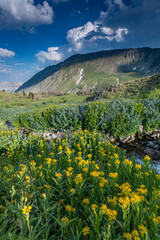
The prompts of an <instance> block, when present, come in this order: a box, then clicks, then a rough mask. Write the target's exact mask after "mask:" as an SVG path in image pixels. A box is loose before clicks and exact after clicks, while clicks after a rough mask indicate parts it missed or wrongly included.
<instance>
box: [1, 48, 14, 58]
mask: <svg viewBox="0 0 160 240" xmlns="http://www.w3.org/2000/svg"><path fill="white" fill-rule="evenodd" d="M14 56H15V53H14V52H13V51H10V50H7V49H5V48H0V57H6V58H7V57H14Z"/></svg>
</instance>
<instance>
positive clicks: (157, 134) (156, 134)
mask: <svg viewBox="0 0 160 240" xmlns="http://www.w3.org/2000/svg"><path fill="white" fill-rule="evenodd" d="M151 138H153V139H157V138H159V133H154V134H152V135H151Z"/></svg>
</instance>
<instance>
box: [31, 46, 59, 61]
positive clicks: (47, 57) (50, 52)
mask: <svg viewBox="0 0 160 240" xmlns="http://www.w3.org/2000/svg"><path fill="white" fill-rule="evenodd" d="M58 50H59V47H49V48H48V49H47V52H44V51H40V52H38V53H37V54H35V56H36V57H37V58H38V60H39V61H40V62H42V63H45V62H46V61H55V62H59V61H60V60H61V59H62V57H63V55H62V53H60V52H59V51H58Z"/></svg>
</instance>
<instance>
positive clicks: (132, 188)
mask: <svg viewBox="0 0 160 240" xmlns="http://www.w3.org/2000/svg"><path fill="white" fill-rule="evenodd" d="M149 162H150V159H149V157H148V156H146V157H145V158H144V161H143V163H142V165H139V164H136V162H135V160H134V159H132V160H129V159H127V158H126V156H125V152H124V151H122V150H120V149H118V148H117V147H115V146H112V145H111V144H110V143H108V142H107V140H105V137H104V136H103V135H101V134H99V133H95V132H89V131H87V130H84V131H76V132H74V133H73V134H70V135H66V136H65V137H64V139H57V140H55V141H50V142H48V141H47V140H46V139H42V138H41V136H38V135H29V136H28V137H24V136H22V134H21V133H20V132H18V131H7V130H3V131H1V133H0V213H1V215H0V226H1V227H0V239H1V240H3V239H4V240H8V239H9V240H14V239H16V240H51V239H53V240H55V239H56V240H61V239H64V240H78V239H83V240H84V239H92V240H97V239H99V240H101V239H104V240H105V239H106V240H120V239H124V240H126V239H134V240H138V239H140V240H142V239H144V240H156V239H157V240H158V239H160V235H159V234H160V176H159V175H158V174H157V172H156V170H155V169H154V168H152V167H149Z"/></svg>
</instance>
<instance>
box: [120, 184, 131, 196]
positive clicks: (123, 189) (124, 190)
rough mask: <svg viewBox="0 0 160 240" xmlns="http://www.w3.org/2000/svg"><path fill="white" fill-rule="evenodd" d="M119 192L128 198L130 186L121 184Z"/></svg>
mask: <svg viewBox="0 0 160 240" xmlns="http://www.w3.org/2000/svg"><path fill="white" fill-rule="evenodd" d="M119 188H120V190H121V195H126V196H128V195H129V194H130V192H131V191H132V190H131V185H130V184H129V183H128V182H126V183H123V184H122V185H121V186H119Z"/></svg>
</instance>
